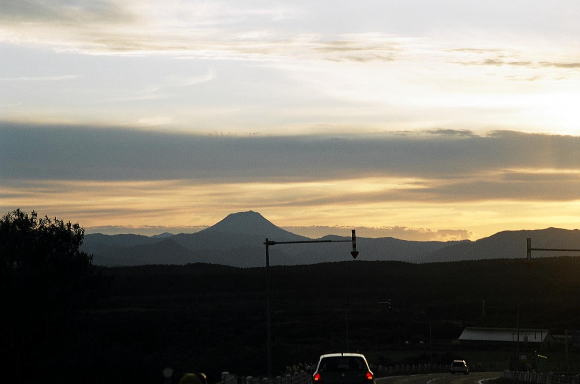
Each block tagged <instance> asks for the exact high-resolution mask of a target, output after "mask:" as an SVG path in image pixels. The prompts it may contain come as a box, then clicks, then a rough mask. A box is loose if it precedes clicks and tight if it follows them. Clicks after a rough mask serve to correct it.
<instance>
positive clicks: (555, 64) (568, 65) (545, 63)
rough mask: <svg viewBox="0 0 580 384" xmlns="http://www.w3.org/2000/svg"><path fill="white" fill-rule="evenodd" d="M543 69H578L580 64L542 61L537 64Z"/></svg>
mask: <svg viewBox="0 0 580 384" xmlns="http://www.w3.org/2000/svg"><path fill="white" fill-rule="evenodd" d="M539 64H540V65H541V66H543V67H555V68H563V69H580V63H578V62H576V63H571V62H549V61H542V62H540V63H539Z"/></svg>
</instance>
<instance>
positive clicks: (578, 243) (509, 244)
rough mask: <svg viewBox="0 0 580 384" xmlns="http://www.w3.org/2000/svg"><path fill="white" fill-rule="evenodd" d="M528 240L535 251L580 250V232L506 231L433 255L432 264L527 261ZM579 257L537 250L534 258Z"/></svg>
mask: <svg viewBox="0 0 580 384" xmlns="http://www.w3.org/2000/svg"><path fill="white" fill-rule="evenodd" d="M527 238H531V239H532V248H560V249H562V248H565V249H580V231H579V230H577V229H574V230H567V229H560V228H546V229H539V230H520V231H502V232H498V233H496V234H494V235H492V236H489V237H485V238H483V239H479V240H477V241H462V242H459V243H457V244H453V245H450V246H448V247H445V248H442V249H439V250H437V251H435V252H433V254H431V255H430V257H429V261H457V260H484V259H515V258H525V257H526V256H527V255H526V239H527ZM579 254H580V252H548V251H533V252H532V258H538V257H550V256H567V255H568V256H570V255H572V256H574V255H579Z"/></svg>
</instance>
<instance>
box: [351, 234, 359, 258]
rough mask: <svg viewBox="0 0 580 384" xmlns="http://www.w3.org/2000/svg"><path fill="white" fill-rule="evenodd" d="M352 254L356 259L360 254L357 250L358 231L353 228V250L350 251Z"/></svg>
mask: <svg viewBox="0 0 580 384" xmlns="http://www.w3.org/2000/svg"><path fill="white" fill-rule="evenodd" d="M350 255H351V256H352V258H353V259H356V257H357V256H358V251H357V250H356V231H355V230H354V229H353V230H352V251H350Z"/></svg>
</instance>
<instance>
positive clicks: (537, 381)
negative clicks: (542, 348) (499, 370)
mask: <svg viewBox="0 0 580 384" xmlns="http://www.w3.org/2000/svg"><path fill="white" fill-rule="evenodd" d="M503 377H504V378H506V379H511V380H515V381H517V382H518V383H526V384H580V375H572V374H561V373H554V372H545V373H544V372H534V371H504V373H503Z"/></svg>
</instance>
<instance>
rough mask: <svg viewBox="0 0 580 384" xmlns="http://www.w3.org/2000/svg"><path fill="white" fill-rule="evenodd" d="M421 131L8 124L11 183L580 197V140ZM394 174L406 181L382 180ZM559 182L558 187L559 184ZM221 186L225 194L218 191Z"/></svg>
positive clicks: (320, 198) (390, 195)
mask: <svg viewBox="0 0 580 384" xmlns="http://www.w3.org/2000/svg"><path fill="white" fill-rule="evenodd" d="M433 132H435V133H437V134H433V133H419V134H415V135H410V134H407V135H374V136H342V137H340V136H337V137H323V136H289V137H277V136H272V137H267V136H264V137H260V136H252V137H238V136H230V137H228V136H225V137H215V136H200V135H186V134H176V133H160V132H150V131H139V130H130V129H111V128H103V127H90V126H81V127H59V126H40V125H30V124H15V123H2V124H0V178H1V179H3V180H13V181H14V180H22V181H26V180H72V181H74V180H87V181H90V180H105V181H106V180H109V181H146V180H151V182H161V181H163V180H184V181H185V180H190V181H195V182H199V183H202V184H203V183H206V184H212V183H213V184H215V183H218V184H219V183H234V182H237V183H256V182H265V183H276V182H298V183H308V182H314V181H316V182H318V181H324V180H337V179H342V180H356V179H363V178H367V179H368V178H369V177H376V178H378V179H381V180H382V181H379V184H378V188H376V189H373V190H371V191H368V190H364V191H357V190H356V189H352V188H349V189H348V190H345V193H338V192H336V193H333V194H330V195H329V194H328V193H323V194H321V195H317V194H308V195H303V196H301V197H300V198H297V199H295V200H292V199H291V200H285V201H284V202H275V204H299V205H304V206H308V205H316V204H329V203H344V202H361V201H389V200H392V201H428V200H429V199H435V200H441V201H450V200H454V199H456V200H465V201H467V200H477V199H481V200H486V199H516V200H521V199H524V200H525V199H535V200H577V199H580V194H579V193H578V192H577V191H579V190H580V188H579V187H580V184H579V183H580V182H578V181H577V180H580V178H575V177H574V176H575V175H578V173H579V172H580V157H578V153H580V137H578V136H557V135H540V134H525V133H516V132H510V131H496V132H493V133H490V134H488V135H484V136H478V135H475V134H473V133H470V132H469V131H453V130H435V131H433ZM386 178H397V179H406V180H405V181H402V182H401V185H399V186H398V187H393V186H389V187H382V184H381V183H384V182H386V181H385V179H386ZM556 182H557V183H558V188H554V185H555V183H556ZM216 193H217V192H216Z"/></svg>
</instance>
